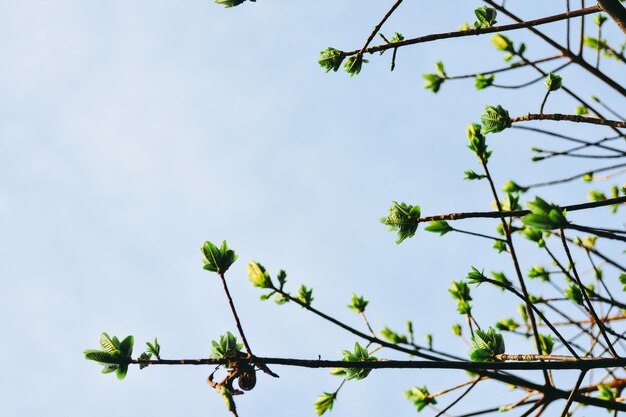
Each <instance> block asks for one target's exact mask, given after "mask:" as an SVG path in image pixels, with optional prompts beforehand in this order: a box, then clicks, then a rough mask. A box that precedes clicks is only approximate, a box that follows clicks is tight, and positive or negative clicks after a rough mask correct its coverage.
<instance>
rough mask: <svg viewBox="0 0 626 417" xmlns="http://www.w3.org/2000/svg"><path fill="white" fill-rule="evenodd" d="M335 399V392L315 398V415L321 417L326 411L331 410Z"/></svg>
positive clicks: (325, 393)
mask: <svg viewBox="0 0 626 417" xmlns="http://www.w3.org/2000/svg"><path fill="white" fill-rule="evenodd" d="M335 399H337V392H333V393H330V392H324V393H322V395H320V396H319V397H317V400H315V404H314V406H315V412H316V413H317V415H318V416H321V415H322V414H324V413H325V412H326V411H331V410H332V409H333V404H334V403H335Z"/></svg>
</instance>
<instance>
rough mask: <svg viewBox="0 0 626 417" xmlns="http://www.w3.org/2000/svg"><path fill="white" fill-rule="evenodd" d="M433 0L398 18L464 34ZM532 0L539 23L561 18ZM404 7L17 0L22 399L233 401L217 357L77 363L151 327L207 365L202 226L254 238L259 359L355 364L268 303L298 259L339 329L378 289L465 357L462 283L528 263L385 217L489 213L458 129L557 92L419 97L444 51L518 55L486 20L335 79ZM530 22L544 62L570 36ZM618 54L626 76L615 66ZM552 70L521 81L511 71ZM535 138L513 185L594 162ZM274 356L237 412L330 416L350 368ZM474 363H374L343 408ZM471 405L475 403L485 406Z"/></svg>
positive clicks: (378, 313)
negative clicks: (324, 63) (470, 177)
mask: <svg viewBox="0 0 626 417" xmlns="http://www.w3.org/2000/svg"><path fill="white" fill-rule="evenodd" d="M431 3H432V4H422V3H418V2H415V1H406V2H405V4H403V5H402V6H401V8H400V9H399V11H398V12H397V15H394V16H393V17H392V18H391V19H390V20H389V22H388V23H387V24H386V25H385V27H384V28H383V33H385V34H387V35H391V34H393V32H394V31H399V32H402V33H403V34H404V35H405V36H407V37H410V36H417V35H420V34H427V33H432V32H439V31H450V30H455V29H456V28H457V27H458V26H460V24H461V23H463V22H466V21H467V22H470V23H471V22H472V21H473V14H472V10H473V8H475V7H477V6H479V5H480V2H472V4H466V3H465V2H464V3H461V2H459V1H452V0H446V1H440V2H431ZM512 3H513V2H512ZM535 3H537V4H536V5H534V6H533V9H532V13H531V12H530V10H521V11H520V14H521V15H523V16H525V17H539V16H541V15H542V14H546V13H554V12H560V9H558V8H556V6H554V5H549V4H544V3H546V2H535ZM390 4H391V3H390V2H376V3H375V4H366V5H363V3H362V2H359V1H354V0H352V1H344V2H334V1H330V0H322V1H317V2H306V3H302V2H284V1H277V0H259V1H258V2H256V3H250V2H248V3H245V4H243V5H242V6H240V7H237V8H232V9H224V8H222V7H220V6H218V5H216V4H214V3H213V2H211V1H208V0H188V1H185V2H180V1H173V0H154V1H150V2H148V1H145V0H125V1H119V0H111V1H108V2H101V1H90V2H84V1H78V0H46V1H43V0H20V1H19V2H15V1H8V0H0V38H1V39H2V42H0V62H2V65H0V92H1V93H0V236H1V238H0V251H1V252H2V253H3V254H4V255H3V256H2V257H0V277H1V280H0V283H1V285H2V290H1V291H0V297H1V298H0V300H1V301H0V317H1V318H0V330H1V331H2V334H3V343H2V346H1V347H0V353H1V355H2V357H3V358H5V363H4V375H5V377H4V381H5V383H4V384H3V385H4V387H3V388H2V389H0V410H2V414H3V415H5V416H40V415H43V414H44V413H46V414H52V415H58V416H68V417H71V416H83V415H89V416H94V417H97V416H104V415H110V414H111V412H114V413H115V414H116V415H118V416H131V415H151V416H153V417H157V416H167V415H173V413H179V414H182V415H189V416H206V415H211V416H227V415H229V413H228V412H227V410H226V408H225V407H224V405H223V403H222V401H221V399H220V398H219V397H218V396H217V395H216V394H215V393H214V392H213V391H212V390H211V389H210V388H209V387H208V385H206V383H205V380H206V376H207V375H208V373H209V372H210V369H209V368H207V367H156V366H154V367H150V368H147V369H145V370H142V371H139V370H138V369H137V368H131V370H130V371H129V374H128V376H127V378H126V379H125V380H124V381H118V380H117V379H115V377H113V376H111V375H101V374H100V369H99V367H98V366H97V364H95V363H93V362H88V361H85V360H84V359H83V354H82V351H83V350H85V349H90V348H97V347H98V340H99V335H100V333H101V332H108V333H109V334H112V335H117V336H118V337H125V336H126V335H129V334H132V335H134V337H135V341H136V342H135V343H136V345H135V353H136V354H138V353H139V352H141V350H142V349H143V347H144V346H145V345H144V343H145V342H146V341H151V340H153V339H154V337H158V339H159V342H160V344H161V346H162V356H163V357H164V358H197V357H207V356H208V355H209V353H210V342H211V340H213V339H217V338H218V337H219V336H220V335H221V334H224V333H225V332H226V331H233V332H234V330H235V327H234V322H233V319H232V316H231V315H230V311H229V310H228V305H227V303H226V299H225V297H224V294H223V292H222V289H221V286H220V284H219V282H218V280H217V277H216V276H215V275H214V274H210V273H208V272H206V271H203V270H202V262H201V258H202V256H201V254H200V251H199V248H200V247H201V246H202V244H203V242H204V241H206V240H210V241H212V242H215V243H219V242H221V241H222V240H227V241H228V244H229V246H230V247H232V248H233V249H235V250H236V252H237V253H238V255H239V260H238V261H237V263H236V264H235V265H234V266H233V267H232V268H231V270H230V271H229V273H228V274H227V279H228V282H229V285H230V288H231V292H232V293H233V297H234V299H235V303H236V306H237V308H238V311H239V313H240V316H241V319H242V322H243V326H244V329H245V331H246V334H247V336H248V339H249V341H250V344H251V347H252V349H253V351H254V352H255V354H257V355H259V356H283V357H298V358H317V357H318V355H320V356H321V357H323V358H325V359H333V358H340V357H341V356H340V352H341V350H343V349H349V348H351V347H352V346H353V344H354V342H355V341H356V340H355V339H354V337H353V336H352V335H350V334H346V333H345V332H343V331H341V330H340V329H338V328H336V327H333V326H332V325H331V324H328V323H325V322H322V321H321V320H320V319H318V318H315V317H313V316H312V315H311V314H309V313H307V312H306V311H304V310H302V309H300V308H299V307H297V306H294V305H289V304H287V305H282V306H277V305H275V304H274V303H272V302H271V301H269V302H261V301H260V300H259V295H261V292H260V291H259V290H258V289H256V288H253V287H252V286H251V285H250V284H249V282H248V281H247V279H246V271H245V266H246V264H247V263H248V262H249V261H252V260H256V261H259V262H261V263H263V265H265V266H266V267H267V268H268V270H269V271H270V272H271V273H272V274H274V275H275V274H276V273H277V272H278V270H279V269H281V268H282V269H285V270H286V271H287V274H288V286H289V288H290V289H292V290H293V291H296V290H297V288H298V287H299V285H300V284H305V285H307V286H309V287H311V286H312V287H313V288H314V297H315V300H314V305H315V306H316V307H318V308H319V309H321V310H322V311H326V312H329V313H331V314H332V315H334V316H336V317H338V318H339V319H341V320H344V321H345V322H346V323H349V324H351V325H353V326H356V327H359V326H360V327H361V328H362V329H363V323H362V322H361V321H360V318H359V317H358V316H357V315H356V314H354V313H353V312H351V311H350V310H348V309H347V308H345V306H346V304H348V302H349V300H350V296H351V295H352V294H353V293H357V294H359V295H361V294H362V295H365V297H366V298H367V299H369V300H370V305H369V306H368V310H367V314H368V318H369V319H370V321H371V323H372V325H373V326H374V327H375V328H376V329H381V328H382V327H384V326H390V327H392V328H394V329H398V330H403V328H404V323H405V321H406V320H409V319H410V320H413V321H414V323H415V328H416V335H417V337H418V339H419V340H423V336H424V335H425V334H428V333H433V334H434V340H435V346H436V347H437V346H439V347H441V348H445V349H448V350H450V351H452V352H455V353H457V354H460V355H464V354H466V351H467V348H466V347H465V346H464V345H463V344H462V343H460V342H459V340H458V339H456V338H454V337H453V336H452V335H451V332H450V330H449V329H450V326H451V325H452V324H453V323H456V322H458V321H461V318H462V317H460V316H458V314H457V313H456V312H455V305H454V302H453V300H451V298H450V297H449V295H448V293H447V288H448V287H449V285H450V281H451V280H453V279H454V280H458V279H461V278H463V277H464V276H465V275H466V274H467V272H468V271H469V267H470V265H475V266H477V267H479V268H486V269H487V270H510V269H511V266H510V263H509V261H508V260H507V259H506V258H505V257H504V256H503V255H500V256H498V255H497V254H495V252H494V251H493V249H490V245H491V244H488V243H485V242H482V241H476V240H475V239H467V238H464V237H462V236H446V237H444V238H439V237H437V236H434V235H432V234H428V233H425V232H422V233H420V234H418V236H417V237H416V238H414V239H412V240H409V241H406V242H405V243H403V244H402V245H396V244H395V243H394V240H395V236H394V235H393V234H392V233H389V232H387V231H386V230H385V227H384V226H383V225H381V224H380V223H379V221H378V219H379V218H380V217H383V216H385V215H386V213H387V209H388V208H389V206H390V204H391V201H393V200H397V201H406V202H407V203H410V204H417V205H421V207H422V213H423V214H425V215H426V214H439V213H447V212H455V211H473V210H491V200H492V198H491V196H490V194H489V190H488V189H487V188H486V186H485V184H482V183H476V184H475V183H468V182H467V181H463V172H464V171H465V170H468V169H473V170H479V168H480V167H479V166H478V164H477V162H476V158H475V157H474V156H473V155H472V154H471V152H469V151H468V150H467V149H466V146H465V145H466V138H465V135H464V129H465V126H466V125H467V124H468V123H469V122H471V121H476V120H478V119H479V116H480V114H481V113H482V112H483V108H484V106H485V105H487V104H502V105H504V106H505V107H506V108H508V109H509V110H510V111H511V113H512V114H523V113H526V112H529V111H531V110H532V111H533V112H536V111H537V110H538V106H539V103H540V101H541V99H542V98H543V92H544V91H545V87H544V86H543V85H542V83H538V84H537V85H535V86H533V87H531V88H529V89H528V90H524V91H516V90H495V89H488V90H485V91H478V92H477V91H475V89H474V87H473V85H472V84H473V83H472V81H471V80H470V81H468V82H457V83H449V84H448V83H446V84H445V85H444V86H443V88H442V91H441V93H440V94H438V95H433V94H431V93H430V92H428V91H425V90H423V89H422V88H421V86H422V84H423V79H422V77H421V74H423V73H427V72H434V66H433V65H434V63H435V62H436V61H437V60H440V59H441V60H443V61H444V62H445V63H446V69H447V70H448V72H449V73H450V74H460V73H463V72H468V71H469V72H473V71H480V70H485V69H487V68H497V67H500V66H502V65H503V64H502V60H501V57H500V53H498V52H497V51H494V49H493V48H492V47H491V46H490V44H489V41H488V38H487V37H480V38H478V37H476V38H471V39H461V40H451V41H446V42H441V43H431V44H424V45H420V46H416V47H411V48H405V49H403V50H400V51H398V58H397V68H396V70H395V71H393V72H390V71H389V61H390V54H389V53H387V54H385V55H383V56H382V57H381V56H378V55H374V56H371V57H369V59H370V63H368V64H366V65H364V68H363V71H362V73H361V74H360V75H358V76H356V77H352V78H350V77H349V76H348V75H347V74H345V73H343V72H339V73H337V74H334V73H330V74H325V73H324V71H323V70H322V69H321V68H320V67H319V66H318V64H317V63H316V61H317V57H318V55H319V51H321V50H323V49H326V48H327V47H329V46H334V47H336V48H339V49H345V50H352V49H357V48H359V47H360V46H361V45H362V44H363V42H364V40H365V39H366V37H367V35H368V34H369V33H370V31H371V29H372V27H373V26H374V25H375V24H376V23H377V22H378V21H379V19H380V18H381V17H382V15H383V14H384V13H385V12H386V10H387V8H388V7H389V6H390ZM461 4H462V6H463V7H459V5H461ZM551 7H552V8H551ZM505 20H506V19H504V18H503V20H502V22H503V23H504V22H505ZM607 31H608V33H609V34H610V33H614V34H615V33H617V32H616V30H614V29H611V28H610V27H609V28H608V29H607ZM611 31H613V32H611ZM550 33H551V32H550ZM562 33H563V27H559V28H556V29H554V36H562ZM514 39H516V40H517V39H528V40H529V41H528V42H529V52H528V53H529V54H531V55H532V56H533V57H542V56H547V55H548V54H551V53H553V51H550V49H549V48H546V47H545V46H543V45H541V44H540V43H537V42H534V40H533V38H531V37H530V36H529V35H527V34H523V33H522V32H520V33H519V35H517V34H515V37H514ZM377 42H378V40H376V41H375V43H377ZM530 42H532V43H530ZM603 65H606V66H605V67H604V68H605V69H606V70H607V72H611V71H613V73H614V74H616V79H617V80H620V77H621V80H622V81H626V79H625V78H624V73H623V71H622V72H621V73H620V72H619V71H620V70H621V69H620V68H619V67H618V66H617V65H614V64H612V63H610V62H607V63H606V64H604V63H603ZM507 77H508V78H507ZM533 77H534V74H532V73H523V72H519V73H515V74H514V75H512V76H505V77H503V78H502V82H503V83H508V84H514V83H517V82H520V81H522V80H523V81H526V80H529V79H532V78H533ZM568 77H569V78H568ZM499 80H500V79H499ZM564 80H565V81H564V82H565V83H566V84H567V83H570V84H569V85H576V87H577V88H579V90H580V91H581V94H582V95H585V96H588V95H589V94H594V93H596V92H597V91H601V92H602V94H603V96H602V98H603V99H606V100H607V102H615V103H620V101H619V98H618V97H617V95H616V94H615V93H611V92H610V91H608V90H606V89H604V88H603V86H602V85H601V84H599V83H598V82H597V81H595V80H593V79H590V78H584V77H582V76H581V75H580V74H579V73H577V72H575V71H565V72H564ZM512 91H513V92H512ZM622 103H623V101H622ZM574 106H575V103H573V102H572V101H571V100H569V99H568V98H567V97H565V96H564V95H563V94H554V95H553V96H552V97H550V99H549V101H548V109H550V111H557V110H559V111H560V112H565V113H567V112H570V113H571V112H572V111H573V108H574ZM568 129H569V127H568ZM576 129H577V130H576V132H577V133H579V134H591V133H593V134H596V133H595V132H597V130H591V129H588V128H576ZM542 140H545V139H541V138H539V137H535V136H532V137H529V135H523V134H520V133H516V132H511V133H507V134H502V135H501V137H500V136H498V137H495V136H494V141H493V144H492V143H490V146H492V148H493V149H494V157H493V158H492V159H493V172H494V176H495V177H496V179H497V183H498V184H503V183H504V182H505V181H506V180H509V179H512V178H515V179H516V180H517V179H520V180H519V182H520V183H524V182H525V183H531V182H534V181H537V180H540V179H546V178H557V177H559V176H561V175H563V174H566V175H567V174H574V173H578V172H580V171H581V170H583V169H585V168H583V166H585V167H587V165H582V164H581V162H580V161H573V162H572V161H559V160H555V161H554V162H551V163H546V164H535V165H533V164H531V163H530V161H529V159H530V157H531V152H530V151H529V148H530V147H531V146H538V144H542ZM543 145H545V143H543ZM551 146H552V144H551ZM598 187H599V188H600V189H602V187H604V185H600V186H598ZM586 190H587V188H585V187H583V186H581V184H573V185H569V186H565V187H562V188H560V189H555V190H550V193H551V194H550V197H551V198H552V199H553V200H554V201H560V202H563V204H571V203H577V202H582V201H584V200H585V194H586ZM581 218H583V219H584V216H583V217H581ZM467 226H468V228H469V229H472V228H473V230H481V228H484V227H487V228H490V227H492V226H493V223H488V222H479V221H478V222H475V223H473V224H468V225H467ZM488 230H492V229H488ZM522 247H523V244H522ZM528 249H529V248H528ZM524 250H526V249H522V251H524ZM523 253H526V252H523ZM534 262H535V261H534V260H532V259H526V260H525V261H524V265H525V266H527V267H530V266H531V265H532V264H533V263H534ZM544 262H545V260H544ZM476 263H479V264H478V265H477V264H476ZM479 293H480V296H482V297H483V299H486V300H489V299H490V298H493V297H503V298H502V300H504V299H505V298H504V296H501V295H500V293H498V292H492V291H491V290H489V289H481V290H480V291H479ZM478 295H479V294H477V296H478ZM477 298H479V297H477ZM507 303H509V304H510V306H509V307H510V308H509V310H510V311H509V312H503V311H502V308H501V307H502V306H498V305H494V304H497V303H490V302H484V303H483V304H478V303H477V307H476V309H477V311H478V313H477V314H479V315H482V317H484V319H485V321H489V320H491V319H492V317H495V316H498V317H497V318H499V316H500V315H503V314H513V312H514V311H515V305H516V302H515V303H514V302H513V301H512V300H510V299H507V301H503V304H507ZM507 305H508V304H507ZM497 318H495V319H493V320H494V321H495V320H497ZM380 356H381V357H386V354H384V353H383V352H381V353H380ZM274 371H275V372H277V373H278V374H280V379H279V380H274V379H270V378H268V377H265V376H263V377H259V382H258V385H257V388H255V390H253V391H251V392H250V393H248V394H246V395H245V396H243V397H241V398H239V399H238V402H237V404H238V409H239V410H240V413H241V415H242V416H252V415H271V416H288V415H289V416H291V415H294V414H295V415H303V416H312V415H314V410H313V406H312V404H313V401H314V400H315V398H316V397H317V395H319V394H320V393H321V392H322V391H331V390H334V389H335V388H336V386H337V385H338V384H339V381H338V379H337V378H336V377H333V376H331V375H329V374H328V372H327V371H326V370H302V369H292V368H286V367H277V368H276V369H274ZM464 380H465V376H464V375H463V374H462V373H452V372H447V373H436V372H426V371H420V372H415V371H410V372H403V373H399V372H391V371H380V372H373V373H372V374H371V375H370V377H368V378H367V379H366V380H363V381H359V382H358V383H354V382H350V383H349V384H347V385H346V387H344V388H343V389H342V391H341V393H340V397H339V401H338V402H337V404H336V406H335V409H334V410H333V412H332V415H334V416H354V415H359V416H361V417H368V416H380V415H382V413H389V414H390V415H411V413H414V412H415V411H414V407H413V406H412V405H411V404H410V403H409V402H408V401H406V400H404V399H403V395H402V392H403V391H404V390H406V389H408V388H410V387H411V386H413V385H420V386H421V385H424V384H428V385H429V387H431V386H432V388H431V391H433V390H438V389H442V388H445V387H446V384H449V383H451V382H454V381H459V382H462V381H464ZM503 395H507V394H506V392H505V393H504V394H503ZM512 398H513V397H512ZM473 401H474V402H471V401H470V402H468V407H471V406H472V405H476V404H479V405H480V404H481V400H480V399H478V400H473ZM602 415H604V414H602Z"/></svg>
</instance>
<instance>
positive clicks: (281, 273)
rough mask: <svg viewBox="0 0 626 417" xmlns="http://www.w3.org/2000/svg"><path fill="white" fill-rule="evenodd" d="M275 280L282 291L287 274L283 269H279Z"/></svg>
mask: <svg viewBox="0 0 626 417" xmlns="http://www.w3.org/2000/svg"><path fill="white" fill-rule="evenodd" d="M276 279H277V280H278V284H279V287H278V288H280V289H281V290H282V288H283V287H284V286H285V283H286V282H287V273H286V272H285V271H284V270H283V269H281V270H280V271H278V275H277V276H276Z"/></svg>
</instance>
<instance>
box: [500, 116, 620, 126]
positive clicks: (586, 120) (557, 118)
mask: <svg viewBox="0 0 626 417" xmlns="http://www.w3.org/2000/svg"><path fill="white" fill-rule="evenodd" d="M531 120H554V121H568V122H576V123H591V124H594V125H602V126H611V127H620V128H626V122H622V121H618V120H607V119H598V118H595V117H586V116H578V115H576V114H558V113H554V114H530V113H529V114H527V115H526V116H519V117H512V118H511V119H510V123H519V122H528V121H531Z"/></svg>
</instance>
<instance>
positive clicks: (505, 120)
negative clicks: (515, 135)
mask: <svg viewBox="0 0 626 417" xmlns="http://www.w3.org/2000/svg"><path fill="white" fill-rule="evenodd" d="M510 120H511V118H510V117H509V112H508V111H506V110H505V109H504V108H502V106H500V105H498V106H496V107H493V106H487V107H485V113H483V114H482V116H480V121H481V123H482V124H483V126H482V128H481V130H480V131H481V133H482V134H483V135H486V134H487V133H498V132H502V131H503V130H504V129H506V128H507V127H509V124H510Z"/></svg>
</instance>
